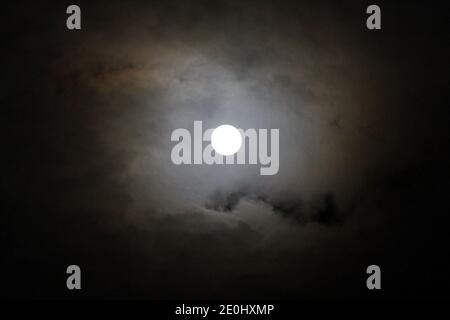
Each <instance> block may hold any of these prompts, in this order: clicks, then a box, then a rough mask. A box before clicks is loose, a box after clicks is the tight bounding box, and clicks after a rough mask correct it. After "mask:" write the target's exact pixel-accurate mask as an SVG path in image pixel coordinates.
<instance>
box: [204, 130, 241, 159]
mask: <svg viewBox="0 0 450 320" xmlns="http://www.w3.org/2000/svg"><path fill="white" fill-rule="evenodd" d="M211 145H212V147H213V148H214V150H215V151H216V152H217V153H219V154H221V155H223V156H231V155H232V154H235V153H236V152H238V151H239V149H240V148H241V145H242V136H241V133H240V132H239V130H238V129H236V128H235V127H233V126H231V125H228V124H224V125H221V126H218V127H217V128H216V129H214V131H213V132H212V134H211Z"/></svg>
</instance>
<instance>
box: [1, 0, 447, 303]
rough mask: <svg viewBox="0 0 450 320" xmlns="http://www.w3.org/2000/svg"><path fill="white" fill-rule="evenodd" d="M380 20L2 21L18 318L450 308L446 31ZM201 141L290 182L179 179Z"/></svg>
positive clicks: (311, 16) (24, 9)
mask: <svg viewBox="0 0 450 320" xmlns="http://www.w3.org/2000/svg"><path fill="white" fill-rule="evenodd" d="M372 2H373V1H370V2H368V1H310V2H306V1H291V2H289V1H280V0H277V1H243V0H241V1H234V0H229V1H211V0H210V1H158V2H156V1H134V2H130V3H124V2H120V1H104V2H95V3H94V1H77V2H76V4H77V5H79V6H80V7H81V13H82V29H81V30H79V31H70V30H68V29H67V28H66V19H67V17H68V15H67V14H66V8H67V6H68V5H70V4H72V3H69V2H67V3H65V2H60V3H48V4H44V3H41V2H36V1H35V2H26V1H25V2H19V1H18V2H16V3H13V4H10V5H3V4H2V6H4V9H3V11H4V13H6V14H5V16H4V17H3V18H2V20H3V24H4V27H3V28H2V29H3V37H2V40H3V44H4V45H3V49H2V54H1V57H2V72H1V87H2V90H1V106H2V110H3V112H2V114H3V116H2V120H3V121H2V127H3V132H4V134H3V141H4V143H3V148H2V149H3V150H2V158H3V159H4V161H5V166H4V169H5V170H4V172H3V174H2V179H1V181H2V194H3V199H4V200H3V206H2V210H1V212H2V213H1V222H0V231H1V234H0V236H1V239H0V240H1V243H2V247H3V249H2V254H1V260H0V261H1V269H2V289H1V295H2V297H9V298H80V297H81V298H152V299H178V298H186V299H205V298H207V299H216V298H228V299H238V298H248V299H250V298H273V299H285V298H334V297H339V298H342V297H367V298H372V297H375V298H383V297H388V298H404V297H446V296H447V297H448V296H449V293H448V292H449V291H448V288H449V287H450V274H449V270H450V250H449V244H450V241H449V240H450V231H449V230H450V229H449V225H450V218H449V214H450V202H449V200H448V197H449V191H450V186H449V181H450V180H449V178H450V174H449V173H450V172H449V163H450V162H449V160H450V159H449V158H450V157H449V155H450V154H449V141H450V139H449V138H450V132H449V131H450V126H449V119H450V109H449V105H448V103H447V102H446V99H445V96H446V95H447V94H448V89H449V86H448V70H449V62H448V57H449V56H450V52H449V51H450V50H449V41H448V11H445V10H444V9H443V8H441V7H440V6H439V4H430V3H429V2H427V1H413V2H410V1H408V2H404V3H403V2H398V3H397V4H395V3H393V2H392V1H386V2H384V1H375V2H373V3H375V4H378V5H379V6H380V7H381V12H382V29H381V30H376V31H370V30H368V29H367V28H366V19H367V17H368V15H367V14H366V13H365V11H366V8H367V6H368V5H370V4H373V3H372ZM194 120H201V121H203V126H204V128H214V127H217V126H218V125H221V124H224V123H228V124H232V125H234V126H236V127H240V128H245V129H246V128H278V129H280V169H279V172H278V174H277V175H273V176H261V175H260V174H259V166H257V165H256V166H255V165H250V166H248V165H234V166H233V165H231V166H225V165H224V166H219V165H212V166H207V165H197V166H194V165H181V166H176V165H174V164H173V163H172V162H171V159H170V153H171V149H172V147H173V146H174V143H173V142H171V141H170V135H171V133H172V131H173V130H174V129H177V128H187V129H189V130H192V128H193V122H194ZM70 264H76V265H79V266H80V267H81V270H82V290H81V291H69V290H67V288H66V277H67V275H66V267H67V266H68V265H70ZM371 264H376V265H379V266H380V267H381V272H382V278H381V279H382V280H381V281H382V290H379V291H369V290H368V289H367V288H366V278H367V275H366V268H367V266H369V265H371Z"/></svg>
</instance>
